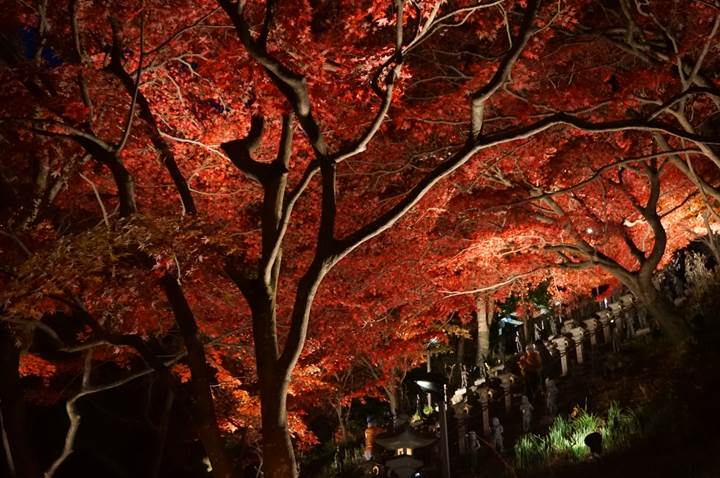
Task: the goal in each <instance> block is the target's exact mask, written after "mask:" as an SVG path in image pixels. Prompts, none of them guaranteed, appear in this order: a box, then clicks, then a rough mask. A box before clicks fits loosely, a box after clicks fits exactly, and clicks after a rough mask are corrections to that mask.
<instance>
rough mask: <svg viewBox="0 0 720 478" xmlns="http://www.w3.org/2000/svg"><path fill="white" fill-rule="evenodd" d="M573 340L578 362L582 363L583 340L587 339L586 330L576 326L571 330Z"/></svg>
mask: <svg viewBox="0 0 720 478" xmlns="http://www.w3.org/2000/svg"><path fill="white" fill-rule="evenodd" d="M570 333H571V334H572V338H573V342H575V354H576V355H577V363H578V364H582V363H583V362H584V358H583V340H584V339H585V330H584V329H583V328H581V327H575V328H574V329H571V330H570Z"/></svg>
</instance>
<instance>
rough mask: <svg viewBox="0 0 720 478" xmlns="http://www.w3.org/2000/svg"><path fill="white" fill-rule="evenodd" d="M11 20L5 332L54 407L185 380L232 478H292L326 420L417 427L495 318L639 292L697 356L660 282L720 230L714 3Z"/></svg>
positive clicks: (469, 3) (207, 437) (327, 4)
mask: <svg viewBox="0 0 720 478" xmlns="http://www.w3.org/2000/svg"><path fill="white" fill-rule="evenodd" d="M170 5H171V6H170ZM0 8H2V11H4V12H7V14H6V15H4V16H3V18H2V20H0V23H1V24H2V36H0V43H1V45H0V48H1V51H0V59H1V64H2V68H0V78H1V79H2V85H3V86H2V88H0V99H1V103H0V110H1V112H0V125H1V128H2V130H1V132H0V140H2V143H3V152H4V154H3V155H2V156H0V173H1V174H0V201H2V202H1V204H2V208H0V221H1V227H2V228H1V229H0V234H1V235H0V251H1V253H2V264H0V288H1V290H2V292H1V301H2V302H0V304H2V309H0V320H2V327H3V329H2V330H3V334H6V335H7V336H8V337H9V338H10V339H9V342H8V343H10V342H11V343H13V344H14V353H15V354H16V355H17V357H16V358H17V360H16V362H18V365H17V366H15V367H14V368H15V372H14V373H15V375H18V374H19V376H23V377H26V376H34V377H38V378H39V379H40V380H39V382H34V383H35V386H36V390H35V392H37V390H38V389H39V390H46V391H48V394H47V396H52V397H53V400H55V401H68V403H71V404H72V403H75V401H76V400H80V399H82V397H84V396H86V395H87V394H91V393H96V392H98V391H104V390H110V389H113V390H115V389H118V390H115V392H116V393H121V391H120V390H121V389H120V387H121V386H122V385H124V384H125V383H127V381H129V380H131V379H135V378H139V377H145V376H154V377H161V378H162V380H163V383H164V384H165V385H164V386H165V387H167V389H168V390H173V391H174V393H175V394H177V395H178V396H180V397H182V396H183V395H185V396H188V397H191V398H190V399H189V400H186V401H184V402H183V403H184V404H185V405H183V406H187V407H190V409H191V415H192V417H193V419H194V420H195V423H194V426H195V427H196V433H197V436H198V437H199V438H200V440H201V442H202V445H203V447H204V449H205V451H206V453H207V455H208V456H209V459H210V461H211V462H212V464H213V470H214V471H213V473H214V474H216V476H219V477H223V478H224V477H228V476H234V474H235V473H237V470H239V469H241V468H240V467H241V466H242V464H241V463H238V462H236V461H233V459H232V458H230V457H228V454H227V453H226V451H227V449H226V445H227V444H228V443H234V444H237V443H243V444H244V445H245V446H253V447H255V448H256V449H257V454H258V455H259V456H263V466H264V469H265V476H267V477H273V478H279V477H283V478H285V477H287V476H294V475H295V474H296V473H297V470H296V462H295V458H294V455H293V448H294V449H296V450H297V449H307V448H309V447H311V446H313V445H315V444H316V443H317V438H316V437H315V436H314V435H313V434H312V432H311V431H310V430H309V427H308V423H307V421H306V417H307V416H308V413H309V412H316V411H317V410H335V412H337V414H338V419H339V421H340V423H342V414H343V413H344V412H343V410H346V407H347V406H349V405H350V404H351V403H352V399H353V398H357V397H365V396H377V397H381V398H382V399H384V400H389V401H390V402H392V400H393V397H392V394H393V390H394V389H395V388H396V387H397V386H398V384H399V382H400V381H401V380H402V377H403V374H404V373H405V372H407V371H408V370H409V369H411V368H413V367H415V366H416V365H417V364H418V363H420V361H422V359H423V356H424V355H423V353H424V347H425V344H426V343H427V341H428V340H429V339H430V338H432V337H439V336H443V332H442V330H443V326H444V325H445V324H446V323H447V321H448V320H449V318H450V317H451V316H452V315H453V314H459V315H460V316H462V317H464V319H463V320H465V321H467V319H468V318H469V316H470V314H471V313H472V312H473V310H474V309H475V307H476V295H477V294H487V293H489V294H495V295H496V296H497V297H498V298H502V297H504V296H507V295H508V294H509V293H510V291H512V288H513V287H525V286H526V284H537V283H539V282H540V281H542V280H545V279H547V278H548V277H550V278H552V284H553V286H552V288H551V290H552V291H554V293H555V294H556V295H557V298H558V299H562V300H564V301H569V300H572V299H573V298H575V297H578V296H583V295H587V294H588V292H589V291H590V290H591V289H592V288H593V287H596V286H598V285H600V284H607V283H613V284H620V283H622V284H623V285H624V286H626V287H629V288H630V289H631V290H632V291H633V292H634V293H635V294H636V295H637V296H638V298H639V299H640V300H641V301H644V302H646V303H647V304H650V305H652V307H654V308H652V307H651V308H650V310H651V312H652V313H653V315H655V316H656V317H657V318H658V320H659V322H660V324H661V326H662V328H663V330H664V331H665V332H666V334H667V335H668V336H669V337H672V338H673V339H675V340H680V341H683V340H685V339H687V334H688V331H687V330H685V328H684V327H683V326H682V321H681V320H680V319H679V315H678V314H679V312H678V311H677V310H675V309H674V307H673V306H672V304H669V303H665V302H664V301H663V300H662V298H661V297H658V291H657V289H656V288H655V286H654V285H653V282H652V275H653V272H654V271H655V270H657V269H658V268H660V267H662V266H663V265H664V264H665V263H666V262H667V261H668V259H669V257H670V256H671V254H672V252H674V251H675V250H677V249H679V248H682V247H684V246H685V245H686V244H687V243H688V242H689V241H690V240H692V239H693V238H695V237H697V236H698V235H701V234H704V233H706V232H707V230H708V229H709V228H711V227H712V225H713V224H715V222H716V218H717V212H716V210H717V202H718V201H719V200H720V189H718V187H720V174H719V173H720V171H718V166H719V165H720V150H719V149H718V146H717V143H718V137H719V136H718V134H719V132H720V120H719V119H718V118H720V112H719V111H718V109H719V106H720V103H719V102H720V55H718V51H717V49H718V47H717V45H718V41H717V39H718V29H719V24H720V7H718V6H717V5H715V4H714V2H712V1H690V0H688V1H685V2H676V1H669V0H668V1H657V2H641V1H631V0H619V1H618V2H611V1H607V2H591V1H584V0H583V1H572V2H540V1H535V0H526V1H522V0H519V1H515V0H507V1H496V2H489V1H476V0H458V1H424V0H423V1H411V0H395V1H380V0H366V1H331V0H317V1H292V2H275V1H272V0H268V1H264V0H249V1H247V2H240V5H238V4H236V3H234V2H231V1H229V0H219V1H218V2H212V1H205V0H183V1H178V2H171V4H168V3H167V2H160V1H156V0H145V1H143V2H140V1H134V0H128V1H122V2H120V1H107V2H100V1H85V0H69V1H68V2H60V3H57V4H55V3H53V4H50V2H47V1H39V2H13V1H6V0H2V1H0ZM40 337H42V339H40ZM51 351H55V352H57V351H62V352H63V354H64V355H62V357H61V359H59V358H58V356H57V355H54V353H55V352H51ZM11 362H12V361H11ZM8 363H10V362H8ZM107 363H110V364H113V366H114V367H117V370H121V371H123V373H122V374H119V376H121V377H120V378H117V379H116V380H114V381H111V382H106V381H104V380H105V379H106V378H105V377H104V376H103V374H102V373H100V372H98V371H97V369H98V368H99V367H100V365H101V364H107ZM18 367H19V368H18ZM10 368H13V367H10ZM72 374H81V375H82V377H83V379H82V380H81V382H82V383H81V384H80V383H75V384H74V385H73V386H71V387H63V386H62V384H63V383H66V381H67V380H68V377H70V376H71V375H72ZM123 377H124V378H123ZM18 383H20V382H18ZM18 386H20V385H18ZM25 392H26V393H31V391H30V390H26V391H25ZM13 403H16V402H12V401H8V400H6V399H4V398H3V400H2V404H3V407H10V406H11V405H12V404H13ZM171 407H172V404H171ZM68 410H70V411H69V412H68V413H70V418H71V421H72V413H76V412H72V410H75V409H73V407H72V406H71V407H69V408H68ZM11 412H12V411H11V410H10V409H9V408H8V409H7V410H6V408H3V414H4V415H5V416H8V415H7V414H8V413H11ZM78 413H79V412H78ZM17 416H18V419H21V416H20V415H17ZM71 428H72V427H71ZM68 436H70V435H68ZM17 440H20V441H22V440H23V438H22V437H20V436H18V437H17ZM20 441H18V443H20ZM26 445H27V446H21V445H20V444H19V445H17V448H16V453H17V454H18V455H17V456H18V460H19V462H20V461H22V458H21V455H22V454H26V455H27V456H25V458H26V459H29V458H28V457H29V456H31V453H32V444H31V443H27V444H26ZM71 453H72V440H71V441H70V447H69V448H68V447H67V442H66V448H65V449H64V450H63V453H62V454H60V453H58V455H59V458H58V459H57V460H56V461H55V462H54V463H53V468H51V471H52V473H54V472H55V470H56V469H61V467H62V463H63V461H64V459H65V458H67V456H69V455H70V454H71ZM32 468H33V467H32V466H28V467H27V468H21V467H19V468H18V470H21V471H22V470H25V471H22V473H25V474H24V475H21V474H20V473H18V476H39V475H38V474H37V473H39V471H38V470H34V469H32ZM52 473H51V474H52Z"/></svg>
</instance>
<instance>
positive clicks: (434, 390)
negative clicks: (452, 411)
mask: <svg viewBox="0 0 720 478" xmlns="http://www.w3.org/2000/svg"><path fill="white" fill-rule="evenodd" d="M413 382H415V383H416V384H417V386H418V387H420V388H421V389H422V390H423V391H425V392H428V393H431V394H434V395H436V396H437V397H438V399H439V400H438V402H439V408H440V441H441V443H440V452H441V453H440V454H441V455H442V467H443V468H442V476H443V478H450V477H451V474H450V444H449V440H448V425H447V393H446V386H447V379H446V378H445V377H444V376H443V375H440V374H436V373H427V372H426V373H424V374H417V375H415V376H414V378H413Z"/></svg>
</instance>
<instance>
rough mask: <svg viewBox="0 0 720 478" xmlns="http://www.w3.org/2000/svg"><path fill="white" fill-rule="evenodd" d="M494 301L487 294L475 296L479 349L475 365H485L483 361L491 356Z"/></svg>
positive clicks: (476, 353)
mask: <svg viewBox="0 0 720 478" xmlns="http://www.w3.org/2000/svg"><path fill="white" fill-rule="evenodd" d="M492 307H493V301H492V299H491V298H490V297H489V296H487V295H477V296H476V298H475V314H476V316H477V351H476V352H475V365H477V366H478V367H482V366H483V362H484V361H485V359H487V358H488V357H489V356H490V323H491V322H492V315H493V311H492Z"/></svg>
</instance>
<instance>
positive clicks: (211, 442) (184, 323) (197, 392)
mask: <svg viewBox="0 0 720 478" xmlns="http://www.w3.org/2000/svg"><path fill="white" fill-rule="evenodd" d="M161 283H162V286H163V288H164V289H165V294H166V295H167V298H168V301H169V302H170V306H171V307H172V310H173V314H174V316H175V322H176V323H177V325H178V328H179V329H180V333H181V335H182V337H183V341H184V343H185V348H186V349H187V353H188V366H189V367H190V373H191V377H192V379H191V381H190V390H191V396H192V399H191V404H192V410H193V415H194V416H193V419H194V420H195V425H196V428H197V434H198V437H199V438H200V441H201V442H202V444H203V447H204V448H205V452H206V453H207V455H208V458H209V459H210V464H211V465H212V474H213V476H214V477H215V478H230V477H231V476H232V464H231V461H230V460H229V459H228V457H227V454H226V452H225V446H224V444H223V441H222V437H221V436H220V430H219V429H218V426H217V417H216V415H215V405H214V403H213V397H212V392H211V391H210V371H209V370H208V367H207V362H206V359H205V348H204V346H203V344H202V342H201V341H200V337H199V336H198V328H197V324H196V322H195V317H194V316H193V313H192V310H191V309H190V306H189V305H188V303H187V301H186V300H185V296H184V294H183V292H182V289H181V288H180V285H179V284H178V282H177V279H175V278H174V277H172V276H170V275H166V276H164V277H163V278H162V279H161ZM288 476H290V475H288Z"/></svg>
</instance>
